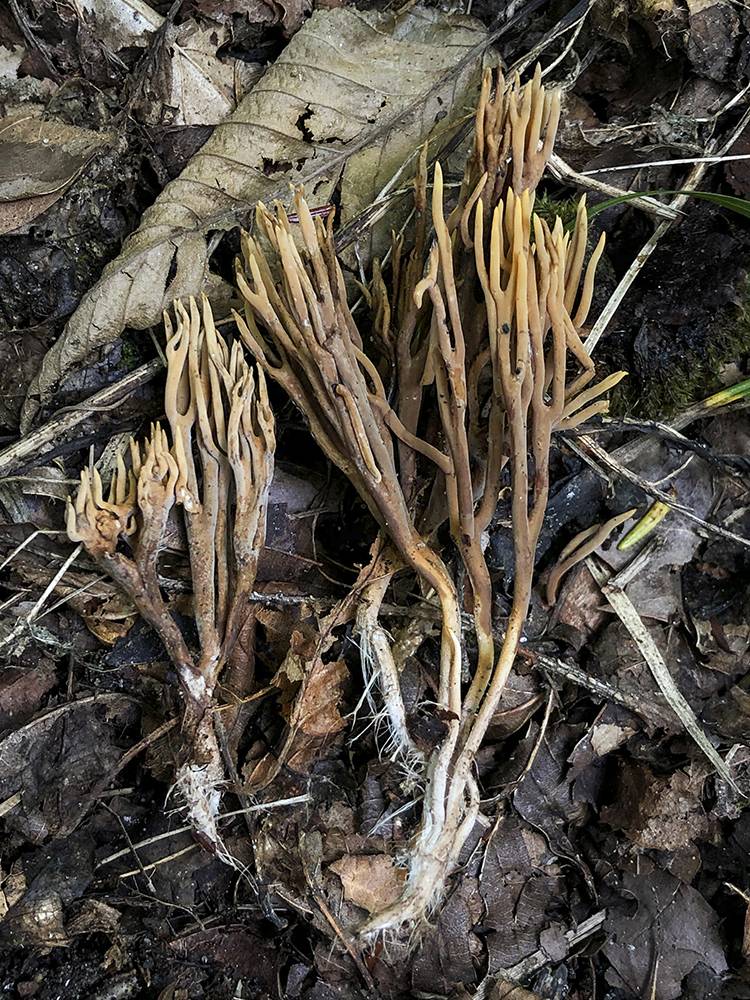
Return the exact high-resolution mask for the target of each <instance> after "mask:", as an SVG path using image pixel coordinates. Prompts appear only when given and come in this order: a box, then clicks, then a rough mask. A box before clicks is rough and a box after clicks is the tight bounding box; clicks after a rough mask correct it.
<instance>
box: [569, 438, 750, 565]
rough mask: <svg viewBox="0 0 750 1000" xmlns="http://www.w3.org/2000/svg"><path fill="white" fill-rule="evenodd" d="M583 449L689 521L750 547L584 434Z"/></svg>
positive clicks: (748, 540)
mask: <svg viewBox="0 0 750 1000" xmlns="http://www.w3.org/2000/svg"><path fill="white" fill-rule="evenodd" d="M578 443H579V445H580V446H581V448H582V450H583V451H585V452H587V453H588V454H590V455H591V456H593V457H594V458H595V459H596V461H597V462H598V463H599V464H600V465H603V466H604V467H605V468H606V469H609V470H610V472H612V473H613V474H614V475H616V476H619V478H621V479H625V480H627V482H629V483H632V484H633V485H634V486H638V487H639V488H640V489H642V490H643V492H644V493H646V494H648V496H651V497H654V498H655V499H656V500H661V502H662V503H665V504H667V506H668V507H670V509H671V510H673V511H674V512H675V513H676V514H679V515H681V516H682V517H684V518H685V519H686V520H688V521H692V523H693V524H697V525H698V526H699V527H701V528H703V529H704V531H707V532H709V533H710V534H713V535H718V536H719V537H721V538H726V539H728V540H729V541H731V542H735V543H736V544H737V545H742V546H743V547H745V548H750V539H748V538H745V537H744V536H743V535H738V534H736V533H735V532H734V531H730V530H729V529H728V528H724V527H722V525H720V524H713V523H712V522H711V521H706V520H705V519H704V518H702V517H699V516H698V514H695V513H694V512H693V511H692V510H690V508H689V507H686V506H685V505H684V504H681V503H679V502H678V501H677V500H675V498H674V497H673V496H672V495H671V494H670V493H667V492H666V491H665V490H661V489H659V487H658V486H656V485H655V484H654V483H651V482H649V481H648V480H647V479H643V478H642V477H641V476H639V475H638V473H636V472H633V470H632V469H628V468H626V467H625V466H624V465H622V464H621V463H620V462H619V461H618V460H617V459H616V458H614V457H613V455H610V454H609V452H607V451H605V449H604V448H602V447H601V446H600V445H598V444H597V443H596V442H595V441H593V440H592V439H591V438H589V437H586V436H583V437H581V438H579V441H578Z"/></svg>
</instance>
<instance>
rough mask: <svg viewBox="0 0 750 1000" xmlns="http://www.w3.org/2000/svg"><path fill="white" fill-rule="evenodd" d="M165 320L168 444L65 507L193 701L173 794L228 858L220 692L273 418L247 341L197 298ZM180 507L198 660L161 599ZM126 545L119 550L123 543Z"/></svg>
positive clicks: (244, 592) (238, 625)
mask: <svg viewBox="0 0 750 1000" xmlns="http://www.w3.org/2000/svg"><path fill="white" fill-rule="evenodd" d="M175 319H176V323H175V324H174V325H173V324H172V321H171V320H170V318H169V316H167V315H165V317H164V323H165V329H166V331H167V347H166V354H167V363H168V370H167V384H166V391H165V411H166V415H167V420H168V422H169V425H170V430H171V436H172V444H171V445H170V444H169V440H168V436H167V432H166V430H165V429H164V428H163V427H161V426H160V425H159V424H155V425H154V426H153V427H152V429H151V435H150V437H149V438H147V439H146V441H145V442H143V443H141V444H137V443H136V442H135V441H132V440H131V442H130V458H131V462H130V469H126V466H125V462H124V460H123V458H122V457H120V458H119V459H118V464H117V468H116V470H115V473H114V475H113V476H112V481H111V484H110V489H109V494H108V496H107V498H106V499H105V497H104V491H103V488H102V481H101V478H100V475H99V473H98V471H97V470H96V469H95V468H91V469H84V470H83V471H82V472H81V485H80V488H79V490H78V494H77V496H76V498H75V500H74V501H71V502H69V504H68V522H67V527H68V535H69V536H70V538H71V539H72V540H73V541H77V542H82V543H83V545H84V546H85V548H86V551H87V552H88V553H89V555H90V556H91V557H92V558H93V559H94V560H95V561H96V562H97V563H98V565H99V566H100V567H101V568H102V569H103V570H104V572H106V573H108V574H109V576H111V577H112V578H113V579H114V580H115V581H116V582H117V583H118V584H119V585H120V587H121V588H122V589H123V590H124V591H125V592H126V593H127V594H128V595H129V597H130V598H131V600H132V601H133V603H134V604H135V606H136V607H137V608H138V610H139V612H140V613H141V615H142V616H143V618H144V619H145V620H146V621H147V622H148V623H149V624H150V625H151V626H152V627H153V629H154V630H155V631H156V633H157V634H158V635H159V637H160V638H161V640H162V642H163V643H164V648H165V649H166V651H167V653H168V655H169V657H170V659H171V661H172V663H173V665H174V668H175V671H176V673H177V677H178V679H179V684H180V688H181V691H182V696H183V700H184V704H185V714H184V720H183V737H184V747H185V750H184V762H183V764H182V766H181V767H180V768H179V770H178V773H177V781H176V785H177V789H178V790H179V792H180V793H181V795H182V799H183V801H184V804H185V806H186V808H187V811H188V815H189V817H190V819H191V822H192V824H193V827H194V829H195V830H196V832H197V833H198V834H199V835H200V836H201V837H202V839H203V840H204V842H205V843H206V844H207V845H208V846H210V847H211V848H212V849H214V850H217V851H219V852H223V848H222V846H221V840H220V838H219V834H218V831H217V828H216V817H217V813H218V807H219V798H220V791H219V786H220V784H221V782H222V781H223V777H224V768H223V765H222V762H221V755H220V751H219V746H218V742H217V739H216V734H215V731H214V723H213V718H212V702H213V696H214V690H215V688H216V684H217V681H218V678H219V675H220V673H221V671H222V668H223V667H224V665H225V664H226V663H227V660H228V659H229V658H230V657H231V656H232V654H233V651H234V649H235V644H236V642H237V639H238V637H239V634H240V631H241V629H242V627H243V625H244V624H245V623H246V621H247V615H248V604H247V598H248V596H249V595H250V593H251V592H252V590H253V586H254V583H255V573H256V568H257V563H258V556H259V554H260V550H261V548H262V546H263V542H264V539H265V521H266V509H267V502H268V491H269V487H270V484H271V478H272V476H273V462H274V447H275V441H274V420H273V414H272V413H271V410H270V407H269V404H268V396H267V393H266V384H265V378H264V376H263V372H262V371H260V370H256V371H253V369H251V368H250V367H249V366H248V364H247V361H246V360H245V357H244V353H243V351H242V348H241V346H240V345H239V344H237V343H235V344H234V345H233V346H232V348H231V349H230V348H229V347H228V346H227V344H226V342H225V341H224V340H223V338H222V337H221V336H220V335H219V334H218V333H217V331H216V329H215V327H214V323H213V317H212V314H211V308H210V306H209V304H208V301H207V300H206V299H205V298H204V299H203V302H202V309H200V310H199V308H198V306H197V304H196V303H195V301H194V300H192V299H191V301H190V303H189V309H187V310H186V309H185V308H184V307H183V306H182V305H181V304H180V303H176V305H175ZM175 506H181V507H182V511H183V516H184V521H185V528H186V531H187V538H188V549H189V554H190V565H191V575H192V580H193V595H194V598H193V603H194V614H195V620H196V624H197V627H198V634H199V639H200V653H199V655H198V656H193V655H192V653H191V652H190V650H189V648H188V645H187V643H186V641H185V639H184V638H183V635H182V633H181V632H180V629H179V628H178V626H177V623H176V621H175V619H174V618H173V616H172V614H171V612H170V610H169V608H168V606H167V604H166V603H165V600H164V598H163V596H162V592H161V587H160V583H159V575H158V563H159V554H160V552H161V550H162V548H163V546H164V543H165V535H166V528H167V521H168V518H169V516H170V513H171V511H172V509H173V508H174V507H175ZM121 543H122V544H121Z"/></svg>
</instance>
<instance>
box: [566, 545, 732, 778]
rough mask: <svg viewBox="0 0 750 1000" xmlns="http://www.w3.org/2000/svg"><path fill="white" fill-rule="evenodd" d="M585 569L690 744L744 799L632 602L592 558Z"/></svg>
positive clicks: (588, 560) (587, 561)
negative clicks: (641, 660) (621, 625)
mask: <svg viewBox="0 0 750 1000" xmlns="http://www.w3.org/2000/svg"><path fill="white" fill-rule="evenodd" d="M586 565H587V567H588V569H589V571H590V572H591V575H592V576H593V578H594V579H595V580H596V582H597V583H598V584H599V586H600V587H601V591H602V593H603V594H604V596H605V597H606V598H607V600H608V601H609V603H610V604H611V605H612V608H613V610H614V611H615V613H616V614H617V616H618V618H619V619H620V621H621V622H622V623H623V625H624V626H625V628H626V629H627V630H628V632H629V633H630V636H631V638H632V639H633V642H635V644H636V646H637V647H638V649H639V651H640V653H641V656H642V657H643V659H644V660H645V661H646V663H647V664H648V668H649V670H650V671H651V674H652V675H653V678H654V680H655V681H656V683H657V685H658V687H659V690H660V691H661V693H662V694H663V695H664V697H665V699H666V700H667V703H668V704H669V706H670V708H671V709H672V711H673V712H674V713H675V715H676V716H677V718H678V719H679V720H680V722H681V723H682V724H683V726H684V727H685V729H686V730H687V732H688V733H689V734H690V736H691V737H692V738H693V740H695V742H696V744H697V745H698V747H699V748H700V750H701V751H702V752H703V753H704V754H705V756H706V757H707V758H708V760H709V761H710V762H711V764H712V765H713V767H714V768H715V769H716V771H717V772H718V773H719V774H720V775H721V777H722V778H723V780H724V781H726V782H727V784H728V785H730V786H731V787H732V789H733V790H734V791H735V792H737V794H738V795H741V796H743V798H744V792H743V791H742V789H741V788H739V786H738V785H737V783H736V782H735V780H734V778H733V777H732V774H731V772H730V770H729V768H728V767H727V765H726V764H725V763H724V761H723V760H722V758H721V757H720V756H719V754H718V753H717V751H716V750H715V749H714V747H713V746H712V745H711V743H710V742H709V741H708V738H707V736H706V734H705V733H704V732H703V730H702V729H701V726H700V723H699V722H698V719H697V718H696V716H695V713H694V712H693V710H692V708H691V707H690V705H689V704H688V703H687V701H686V700H685V697H684V695H683V694H682V692H681V691H680V690H679V688H678V687H677V685H676V684H675V682H674V679H673V677H672V675H671V674H670V672H669V668H668V667H667V665H666V663H665V662H664V658H663V656H662V655H661V653H660V652H659V648H658V646H657V645H656V643H655V642H654V639H653V637H652V636H651V633H650V632H649V631H648V629H647V628H646V626H645V625H644V624H643V621H642V620H641V617H640V615H639V614H638V612H637V611H636V609H635V606H634V605H633V602H632V601H631V600H630V598H629V597H628V596H627V594H626V593H625V592H624V591H622V590H619V589H618V588H616V587H614V586H613V585H612V582H611V579H610V577H609V576H608V575H607V572H606V570H604V568H603V567H602V566H601V564H600V563H599V562H598V561H597V560H596V558H595V557H593V556H592V557H590V558H589V559H587V560H586Z"/></svg>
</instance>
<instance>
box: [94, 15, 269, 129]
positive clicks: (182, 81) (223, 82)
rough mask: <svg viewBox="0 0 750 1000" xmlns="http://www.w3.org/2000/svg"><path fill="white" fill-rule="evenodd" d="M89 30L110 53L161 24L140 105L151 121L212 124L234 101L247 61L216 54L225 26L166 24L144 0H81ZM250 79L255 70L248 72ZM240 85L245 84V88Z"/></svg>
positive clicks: (141, 43)
mask: <svg viewBox="0 0 750 1000" xmlns="http://www.w3.org/2000/svg"><path fill="white" fill-rule="evenodd" d="M81 8H82V11H83V12H84V14H85V16H86V19H87V20H88V21H89V22H91V25H92V31H93V32H94V34H95V35H96V37H97V38H98V39H99V40H100V41H101V42H102V43H104V44H105V45H106V46H107V47H108V48H109V49H110V50H111V51H112V52H119V51H121V50H122V49H127V48H132V47H138V48H141V47H145V46H147V45H149V44H151V43H152V40H153V38H154V35H155V33H156V32H157V31H159V30H162V29H163V37H162V38H161V40H160V45H159V50H158V53H156V55H157V58H156V60H155V68H154V71H153V72H152V73H151V74H150V76H149V80H148V91H149V94H148V97H149V98H150V100H149V101H148V104H147V106H146V107H144V104H145V103H146V102H144V101H143V100H141V101H140V102H138V104H139V109H140V111H141V114H142V116H143V117H144V119H145V120H146V121H147V122H149V123H150V124H165V123H169V124H170V125H215V124H216V123H217V122H220V121H223V119H224V118H226V116H227V115H228V114H230V113H231V112H232V111H233V110H234V107H235V104H236V96H237V89H238V88H237V84H239V83H240V82H241V81H242V80H244V79H245V78H246V77H247V75H248V70H249V67H250V64H248V63H243V62H241V61H239V60H235V59H228V60H226V61H224V60H222V59H219V58H218V57H217V51H218V49H219V48H220V47H221V46H222V45H224V44H226V43H227V42H229V41H230V40H231V33H230V31H229V29H228V28H226V27H222V28H221V29H217V27H216V25H215V24H214V25H208V26H205V27H204V26H202V25H200V24H198V23H197V22H196V21H194V20H193V19H188V20H185V21H183V22H182V23H181V24H179V25H176V24H174V23H170V24H168V25H166V27H165V19H164V18H163V17H162V15H161V14H159V13H158V12H157V11H155V10H154V9H153V7H151V6H150V5H149V4H147V3H145V2H144V0H81ZM251 72H252V73H253V79H254V78H255V77H257V75H258V73H259V69H258V70H257V71H251ZM241 89H247V88H246V87H244V88H241Z"/></svg>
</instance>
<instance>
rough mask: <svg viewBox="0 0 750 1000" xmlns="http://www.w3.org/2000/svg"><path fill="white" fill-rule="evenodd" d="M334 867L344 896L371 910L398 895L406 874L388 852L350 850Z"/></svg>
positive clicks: (379, 908)
mask: <svg viewBox="0 0 750 1000" xmlns="http://www.w3.org/2000/svg"><path fill="white" fill-rule="evenodd" d="M330 868H331V871H332V872H335V873H336V875H338V877H339V878H340V879H341V884H342V885H343V887H344V898H345V899H348V900H349V902H350V903H354V905H355V906H361V907H362V909H363V910H367V911H368V913H375V912H377V911H378V910H382V909H383V908H384V907H386V906H388V905H389V904H390V903H393V902H394V901H395V900H396V899H398V896H399V893H400V892H401V890H402V889H403V886H404V880H405V878H406V869H405V868H398V867H396V865H395V864H394V861H393V858H392V857H390V856H389V855H387V854H347V855H346V856H345V857H343V858H341V859H340V860H339V861H335V862H334V863H333V864H332V865H331V866H330Z"/></svg>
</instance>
